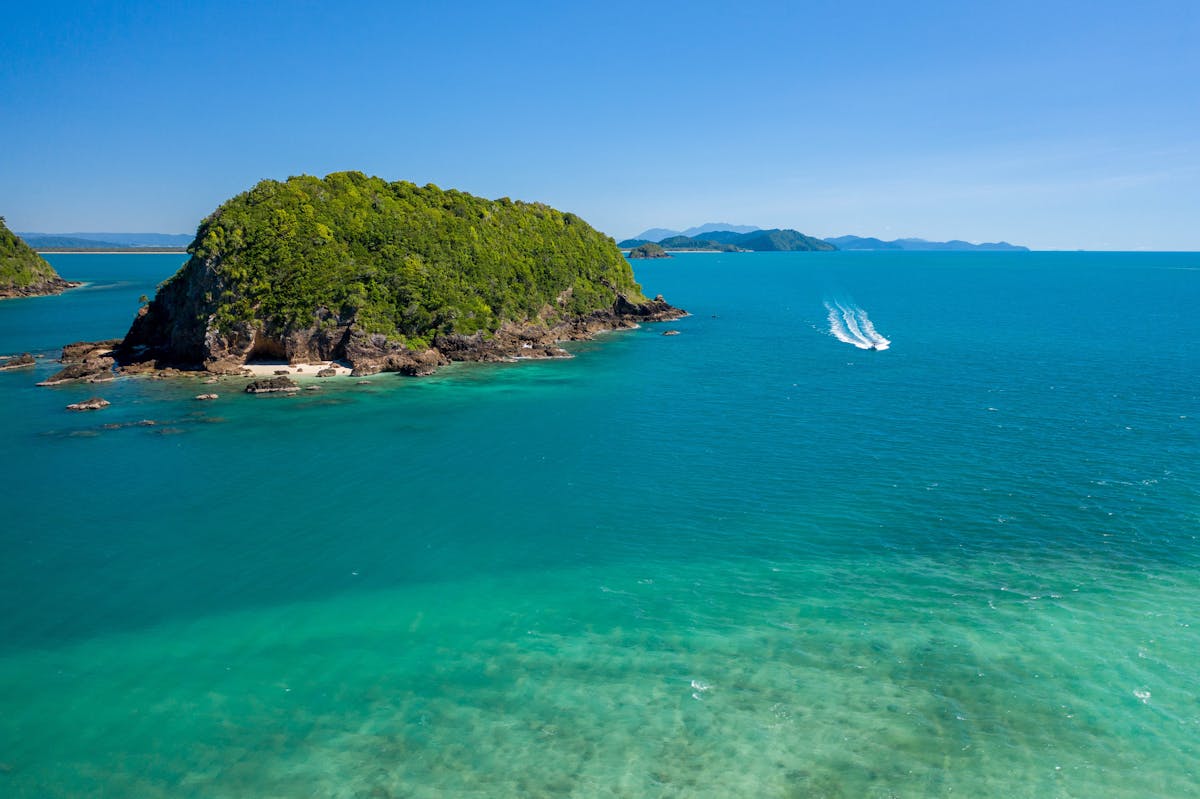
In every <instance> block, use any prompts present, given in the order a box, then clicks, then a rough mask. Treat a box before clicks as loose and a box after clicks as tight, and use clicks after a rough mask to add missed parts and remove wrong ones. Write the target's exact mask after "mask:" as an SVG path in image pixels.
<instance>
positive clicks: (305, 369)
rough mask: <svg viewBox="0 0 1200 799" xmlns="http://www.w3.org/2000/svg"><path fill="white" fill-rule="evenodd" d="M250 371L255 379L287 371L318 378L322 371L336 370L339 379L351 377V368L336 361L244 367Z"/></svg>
mask: <svg viewBox="0 0 1200 799" xmlns="http://www.w3.org/2000/svg"><path fill="white" fill-rule="evenodd" d="M243 368H245V369H249V370H250V371H251V372H252V373H253V374H254V376H255V377H274V376H275V373H276V372H282V371H285V370H286V371H287V373H288V374H289V375H291V376H293V377H316V376H317V372H319V371H321V370H322V369H336V370H337V376H338V377H347V376H349V375H350V367H348V366H345V365H343V364H340V363H337V362H335V361H318V362H316V363H296V364H289V363H282V362H281V363H248V364H245V366H244V367H243Z"/></svg>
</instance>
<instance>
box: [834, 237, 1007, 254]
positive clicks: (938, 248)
mask: <svg viewBox="0 0 1200 799" xmlns="http://www.w3.org/2000/svg"><path fill="white" fill-rule="evenodd" d="M825 241H827V242H829V243H830V244H833V245H836V246H837V248H838V249H839V250H905V251H910V252H958V251H995V252H1029V248H1028V247H1022V246H1019V245H1016V244H1009V243H1008V242H1007V241H998V242H992V243H984V244H972V243H971V242H969V241H961V240H959V239H953V240H951V241H926V240H925V239H893V240H891V241H882V240H880V239H877V238H873V237H863V236H837V237H835V238H831V239H825Z"/></svg>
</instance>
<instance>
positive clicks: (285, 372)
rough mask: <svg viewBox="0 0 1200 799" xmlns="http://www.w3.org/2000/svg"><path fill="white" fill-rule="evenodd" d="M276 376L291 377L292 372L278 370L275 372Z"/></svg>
mask: <svg viewBox="0 0 1200 799" xmlns="http://www.w3.org/2000/svg"><path fill="white" fill-rule="evenodd" d="M275 374H277V375H290V374H291V372H290V371H288V370H287V369H276V370H275Z"/></svg>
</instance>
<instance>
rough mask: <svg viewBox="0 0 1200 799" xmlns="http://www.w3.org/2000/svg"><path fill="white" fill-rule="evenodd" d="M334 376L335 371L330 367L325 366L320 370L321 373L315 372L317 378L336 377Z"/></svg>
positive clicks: (335, 374)
mask: <svg viewBox="0 0 1200 799" xmlns="http://www.w3.org/2000/svg"><path fill="white" fill-rule="evenodd" d="M336 376H337V369H334V368H333V367H332V366H327V367H325V368H324V369H322V370H321V371H319V372H317V377H336Z"/></svg>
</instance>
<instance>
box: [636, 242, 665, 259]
mask: <svg viewBox="0 0 1200 799" xmlns="http://www.w3.org/2000/svg"><path fill="white" fill-rule="evenodd" d="M629 257H630V258H631V259H633V260H637V259H638V258H670V257H671V253H669V252H667V251H666V250H664V249H663V248H662V247H661V246H660V245H658V244H655V243H654V242H646V243H645V244H639V245H638V246H636V247H633V248H632V249H630V250H629Z"/></svg>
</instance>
